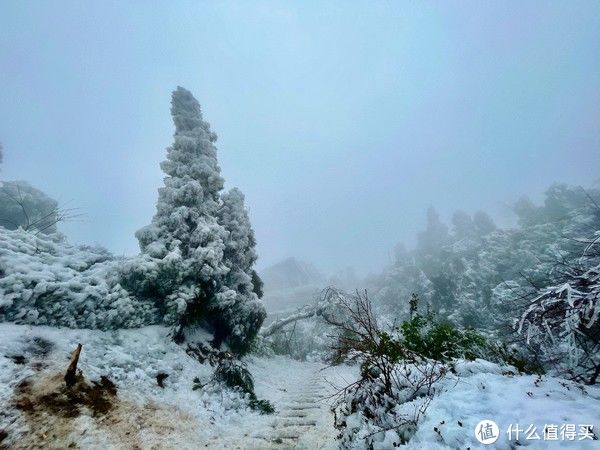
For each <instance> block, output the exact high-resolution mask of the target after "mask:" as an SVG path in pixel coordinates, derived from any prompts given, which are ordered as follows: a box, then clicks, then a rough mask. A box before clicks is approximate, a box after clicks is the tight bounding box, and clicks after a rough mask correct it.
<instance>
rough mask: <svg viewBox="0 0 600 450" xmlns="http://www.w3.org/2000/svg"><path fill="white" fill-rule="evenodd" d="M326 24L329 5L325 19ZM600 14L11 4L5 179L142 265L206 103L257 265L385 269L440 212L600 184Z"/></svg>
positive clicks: (492, 8)
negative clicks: (176, 107) (170, 165)
mask: <svg viewBox="0 0 600 450" xmlns="http://www.w3.org/2000/svg"><path fill="white" fill-rule="evenodd" d="M324 3H326V4H324ZM599 53H600V2H598V1H590V2H580V1H568V2H566V1H560V2H554V1H541V2H529V1H525V2H522V1H512V2H507V1H501V2H500V1H498V2H487V1H486V2H482V1H472V2H467V1H460V2H447V1H440V2H427V1H422V2H421V1H410V2H408V1H406V2H400V1H397V2H383V1H378V2H372V1H369V2H354V1H352V2H348V1H343V2H341V1H340V2H317V1H310V2H308V1H303V2H284V1H273V2H246V1H239V2H222V1H218V2H217V1H215V2H199V1H191V2H182V1H174V2H167V1H163V2H158V1H156V2H142V1H135V2H133V1H132V2H121V1H119V2H117V1H110V2H109V1H102V2H91V1H80V0H79V1H73V2H62V1H45V2H42V1H31V2H28V1H3V2H1V3H0V141H1V142H2V143H3V145H4V147H5V163H4V166H3V168H2V172H0V176H2V177H3V178H5V179H26V180H29V181H31V182H32V183H33V184H34V185H36V186H37V187H39V188H41V189H43V190H44V191H46V192H48V193H49V194H50V195H52V196H54V197H56V198H58V199H59V200H62V201H70V205H73V206H78V207H81V208H82V209H83V211H84V213H85V217H84V219H83V220H80V221H78V222H74V223H71V224H67V225H66V226H64V227H63V230H64V231H65V232H66V233H67V234H68V235H69V236H70V237H71V238H72V239H73V240H74V241H76V242H97V243H100V244H103V245H105V246H107V247H108V248H109V249H111V250H113V251H114V252H116V253H135V252H136V251H137V242H136V240H135V238H134V236H133V233H134V232H135V230H136V229H138V228H139V227H141V226H143V225H145V224H146V223H148V222H149V220H150V218H151V216H152V214H153V213H154V204H155V200H156V197H157V192H156V190H157V188H158V187H159V185H160V184H161V180H162V174H161V172H160V169H159V167H158V164H159V162H160V161H161V160H162V159H163V158H164V155H165V148H166V147H167V146H168V145H169V143H170V142H171V135H172V124H171V120H170V117H169V96H170V91H171V90H172V89H174V88H175V87H176V86H177V85H181V86H184V87H186V88H188V89H190V90H191V91H192V92H193V93H194V95H195V96H196V97H197V98H198V100H199V101H200V103H201V104H202V106H203V111H204V115H205V118H206V119H207V120H208V121H209V122H210V123H211V124H212V127H213V129H214V130H215V131H216V132H217V134H218V135H219V141H218V148H219V159H220V163H221V168H222V170H223V175H224V177H225V178H226V180H227V185H228V186H229V187H231V186H238V187H239V188H240V189H241V190H242V191H243V192H244V193H245V194H246V197H247V204H248V207H249V208H250V212H251V218H252V221H253V224H254V228H255V230H256V234H257V238H258V243H259V247H258V249H259V254H260V261H259V263H260V266H261V267H264V266H265V265H268V264H271V263H273V262H276V261H277V260H279V259H281V258H283V257H286V256H289V255H295V256H298V257H300V258H303V259H306V260H309V261H312V262H313V263H315V264H316V265H317V267H319V268H321V269H323V270H324V271H326V272H327V271H332V270H335V269H336V268H338V267H344V266H346V265H353V266H355V267H356V268H357V269H358V270H359V271H366V270H373V271H376V270H378V269H380V268H381V267H382V266H383V265H384V264H385V263H386V262H388V261H389V250H390V248H391V247H392V246H393V245H394V244H395V243H396V242H398V241H405V242H407V243H409V244H410V242H412V239H413V237H414V234H415V233H416V231H417V230H418V229H420V228H421V227H422V226H423V224H424V220H425V219H424V218H425V214H424V213H425V209H426V208H427V206H428V205H434V206H435V207H436V208H437V209H438V210H439V211H440V212H441V213H442V216H444V217H449V215H450V214H451V212H452V211H453V210H455V209H457V208H461V209H465V210H467V211H474V210H476V209H479V208H483V209H487V210H491V211H493V212H496V213H497V212H498V211H501V210H502V206H503V205H505V204H507V203H508V202H510V201H513V200H516V198H517V197H518V196H519V195H521V194H522V193H530V194H532V195H533V196H539V194H540V193H541V192H542V191H543V189H544V188H545V187H546V186H548V185H549V184H550V183H551V182H552V181H554V180H557V181H564V182H569V183H574V184H583V185H590V184H591V183H592V182H594V180H597V179H598V177H599V176H600V174H599V171H598V169H599V168H600V54H599Z"/></svg>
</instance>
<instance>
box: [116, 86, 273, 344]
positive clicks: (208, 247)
mask: <svg viewBox="0 0 600 450" xmlns="http://www.w3.org/2000/svg"><path fill="white" fill-rule="evenodd" d="M171 114H172V116H173V121H174V123H175V134H174V142H173V145H172V146H171V147H169V148H168V149H167V159H166V160H165V161H163V162H162V163H161V168H162V169H163V171H164V172H165V174H166V177H165V179H164V186H163V187H162V188H160V189H159V196H158V203H157V207H156V214H155V216H154V217H153V219H152V223H151V224H150V225H148V226H146V227H144V228H142V229H141V230H139V231H138V232H137V233H136V237H137V238H138V240H139V243H140V248H141V250H142V256H141V258H140V261H139V262H138V263H137V265H136V267H129V268H125V270H124V271H123V273H124V274H123V275H124V284H125V285H126V286H128V288H129V289H132V290H134V291H136V293H137V294H139V295H144V296H150V297H153V298H155V300H156V301H157V303H158V304H159V305H160V310H161V313H162V314H163V316H164V320H165V322H167V323H170V324H173V325H175V326H176V333H175V337H176V339H183V337H184V331H185V329H186V328H188V327H190V326H197V325H199V326H203V327H205V328H208V329H209V330H210V331H212V332H213V334H214V336H215V344H216V345H220V344H221V342H223V341H226V340H227V341H235V344H239V343H240V341H245V340H251V339H252V338H253V337H254V334H256V333H255V332H254V333H253V330H254V328H256V322H260V323H259V324H258V327H260V324H261V323H262V319H264V310H263V309H262V306H261V305H260V303H258V302H255V301H253V300H255V299H254V298H251V299H250V301H249V302H243V301H241V300H240V298H239V297H240V295H241V294H240V292H239V290H238V289H237V286H236V285H235V283H230V282H229V281H228V277H229V274H230V273H231V271H232V267H233V266H234V264H232V263H231V262H230V261H229V259H230V258H229V256H226V255H225V252H226V251H227V252H228V253H231V248H233V247H236V248H238V250H239V252H240V254H245V252H246V253H247V255H246V256H244V258H246V259H245V263H244V264H246V266H247V265H248V264H250V265H251V264H252V263H253V262H254V260H255V259H256V257H255V254H254V250H253V249H252V250H251V251H250V252H248V251H247V250H246V249H245V248H244V245H246V244H244V243H237V242H236V243H235V245H233V243H232V242H231V239H229V236H230V235H231V234H232V233H231V232H228V231H227V230H226V228H225V227H224V226H223V225H222V224H220V223H219V221H218V215H219V211H220V210H221V208H222V200H221V191H222V189H223V178H222V177H221V174H220V168H219V165H218V162H217V149H216V147H215V145H214V143H215V141H216V139H217V137H216V135H215V134H214V133H213V132H212V131H211V129H210V125H209V124H208V123H207V122H205V121H204V120H203V118H202V113H201V110H200V105H199V103H198V102H197V101H196V99H195V98H194V97H193V96H192V94H191V93H190V92H189V91H187V90H186V89H184V88H182V87H178V88H177V90H175V91H174V92H173V96H172V100H171ZM248 226H249V224H248ZM248 245H250V243H249V242H248ZM234 253H235V252H234ZM246 266H244V267H246ZM128 269H130V270H129V272H128ZM238 283H241V282H238ZM253 308H256V309H258V312H257V313H256V316H253V315H252V312H253ZM246 321H249V322H250V324H248V323H246ZM256 331H257V330H256ZM238 347H239V345H238Z"/></svg>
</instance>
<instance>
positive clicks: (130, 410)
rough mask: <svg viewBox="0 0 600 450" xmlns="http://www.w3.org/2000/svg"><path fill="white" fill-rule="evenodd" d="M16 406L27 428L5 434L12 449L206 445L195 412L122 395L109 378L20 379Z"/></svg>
mask: <svg viewBox="0 0 600 450" xmlns="http://www.w3.org/2000/svg"><path fill="white" fill-rule="evenodd" d="M12 406H13V407H14V408H15V409H17V410H19V411H20V412H21V414H22V416H21V417H23V419H24V420H25V423H26V424H27V428H29V431H28V432H27V433H24V434H22V435H20V436H16V435H12V433H11V431H10V430H7V431H8V435H6V434H5V435H4V438H3V439H5V440H6V443H7V444H10V445H9V447H10V448H16V449H44V450H46V449H64V448H90V447H93V448H96V447H99V448H100V447H106V448H117V449H128V450H129V449H142V448H144V449H145V448H162V446H161V445H159V444H160V443H161V442H162V443H165V442H170V443H171V444H172V445H169V447H174V448H177V447H179V446H180V445H181V443H186V444H190V445H191V444H193V443H197V444H198V446H201V447H204V444H202V445H200V441H199V439H201V436H199V435H198V429H199V427H198V423H197V422H196V420H195V419H194V418H193V417H191V416H189V415H187V414H185V413H183V412H182V411H180V410H178V409H177V408H173V407H169V406H163V405H158V404H155V403H153V402H148V403H146V404H144V405H137V404H134V403H132V402H129V401H126V400H123V399H121V398H119V395H118V389H117V387H116V386H115V384H114V383H113V382H112V381H111V380H110V379H108V378H107V377H101V378H100V380H98V381H87V380H85V379H84V378H83V376H81V374H79V375H78V378H77V381H76V383H75V384H74V385H73V386H72V387H70V388H68V387H67V386H66V384H65V381H64V372H62V371H58V370H55V371H46V372H39V373H36V374H35V375H33V376H31V377H28V378H26V379H24V380H22V381H21V382H20V383H18V385H17V386H16V387H15V390H14V397H13V401H12ZM0 437H2V435H0ZM0 442H1V440H0ZM1 448H3V447H2V444H0V449H1Z"/></svg>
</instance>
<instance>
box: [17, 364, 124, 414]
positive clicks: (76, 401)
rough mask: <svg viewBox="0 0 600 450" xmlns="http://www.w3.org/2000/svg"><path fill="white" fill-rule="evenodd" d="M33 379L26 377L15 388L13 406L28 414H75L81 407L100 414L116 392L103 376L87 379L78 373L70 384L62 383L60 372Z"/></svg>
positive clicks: (113, 399)
mask: <svg viewBox="0 0 600 450" xmlns="http://www.w3.org/2000/svg"><path fill="white" fill-rule="evenodd" d="M33 381H34V380H33V379H32V378H27V379H25V380H23V381H21V382H20V383H19V384H18V385H17V387H16V389H15V391H16V392H15V393H16V396H15V401H14V405H15V407H16V408H17V409H19V410H21V411H23V412H25V413H26V414H29V415H36V414H43V413H48V414H51V415H55V416H62V417H77V416H79V415H80V414H81V411H82V408H87V409H88V410H89V411H90V412H91V414H92V416H97V415H102V414H106V413H108V412H109V411H110V410H111V409H112V408H113V407H114V402H115V399H116V395H117V388H116V386H115V385H114V383H113V382H112V381H110V380H109V379H108V378H106V377H102V378H101V379H100V381H93V382H87V381H86V380H85V379H84V378H83V377H81V376H80V377H79V378H78V380H77V382H76V383H75V385H73V386H72V387H67V386H66V384H65V383H64V381H63V376H62V374H61V373H57V374H54V375H50V376H47V377H41V379H39V380H37V381H36V382H35V383H34V382H33Z"/></svg>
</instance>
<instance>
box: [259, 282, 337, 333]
mask: <svg viewBox="0 0 600 450" xmlns="http://www.w3.org/2000/svg"><path fill="white" fill-rule="evenodd" d="M342 296H343V294H342V292H341V291H339V290H337V289H335V288H332V287H328V288H326V289H325V290H323V292H321V295H320V296H319V299H318V300H317V301H316V302H315V303H313V304H311V305H305V306H302V307H300V308H298V309H297V310H296V311H295V312H293V313H292V314H291V315H289V316H288V317H284V318H281V319H277V320H276V321H275V322H272V323H271V324H269V325H267V326H265V327H263V328H262V329H261V330H260V334H261V335H262V336H263V337H267V336H271V335H272V334H275V333H277V332H278V331H279V330H281V329H282V328H283V327H285V326H286V325H288V324H290V323H294V322H296V321H298V320H302V319H309V318H311V317H317V316H323V315H324V314H325V312H326V311H328V310H329V309H330V307H331V306H332V305H333V304H334V303H336V302H339V300H340V299H341V298H342Z"/></svg>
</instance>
